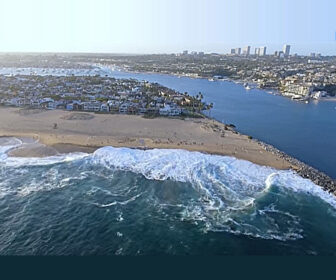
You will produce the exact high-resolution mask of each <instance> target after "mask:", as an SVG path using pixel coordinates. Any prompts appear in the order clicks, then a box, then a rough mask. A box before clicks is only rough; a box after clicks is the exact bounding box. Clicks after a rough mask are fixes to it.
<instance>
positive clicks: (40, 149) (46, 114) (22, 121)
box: [0, 107, 297, 169]
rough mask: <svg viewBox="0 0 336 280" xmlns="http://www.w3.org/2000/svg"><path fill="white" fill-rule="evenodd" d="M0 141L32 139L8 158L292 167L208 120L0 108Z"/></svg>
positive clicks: (260, 146)
mask: <svg viewBox="0 0 336 280" xmlns="http://www.w3.org/2000/svg"><path fill="white" fill-rule="evenodd" d="M55 124H57V125H55ZM0 136H15V137H21V138H22V137H24V138H25V139H27V137H28V138H31V139H34V141H31V142H30V143H26V142H25V143H26V144H25V145H23V146H22V147H20V148H18V149H15V150H12V151H11V152H10V155H11V156H18V157H43V156H51V155H56V154H58V153H69V152H89V153H91V152H93V151H94V150H96V149H97V148H99V147H102V146H113V147H130V148H140V149H151V148H166V149H185V150H189V151H199V152H204V153H210V154H219V155H226V156H234V157H236V158H239V159H244V160H248V161H251V162H253V163H256V164H259V165H265V166H271V167H274V168H277V169H296V168H297V167H296V166H295V165H293V164H292V163H290V162H289V161H287V160H286V159H283V158H281V157H279V155H277V154H275V153H273V152H271V151H266V150H265V148H264V147H263V146H262V145H260V144H259V143H258V142H257V141H255V140H252V139H249V138H248V136H246V135H241V134H239V133H236V132H235V131H233V130H231V128H228V127H226V126H225V125H224V124H222V123H219V122H216V121H213V120H209V119H185V120H182V119H171V118H155V119H146V118H143V117H141V116H130V115H111V114H94V113H82V112H67V111H62V110H54V111H44V110H27V109H18V108H8V107H7V108H6V107H0ZM28 142H29V141H28Z"/></svg>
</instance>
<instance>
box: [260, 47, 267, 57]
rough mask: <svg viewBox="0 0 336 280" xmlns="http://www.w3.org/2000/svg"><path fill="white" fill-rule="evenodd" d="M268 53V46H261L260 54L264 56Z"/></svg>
mask: <svg viewBox="0 0 336 280" xmlns="http://www.w3.org/2000/svg"><path fill="white" fill-rule="evenodd" d="M264 55H266V47H261V48H260V49H259V56H264Z"/></svg>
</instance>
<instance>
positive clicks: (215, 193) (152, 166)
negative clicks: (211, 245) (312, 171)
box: [92, 147, 336, 208]
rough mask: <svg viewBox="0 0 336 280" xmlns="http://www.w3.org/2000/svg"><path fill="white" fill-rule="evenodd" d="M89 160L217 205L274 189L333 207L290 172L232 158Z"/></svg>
mask: <svg viewBox="0 0 336 280" xmlns="http://www.w3.org/2000/svg"><path fill="white" fill-rule="evenodd" d="M92 160H93V162H95V163H100V164H103V165H104V166H106V167H109V168H116V169H119V170H125V171H131V172H134V173H138V174H142V175H143V176H145V177H146V178H147V179H150V180H160V181H163V180H168V179H169V180H174V181H177V182H189V183H192V184H194V185H195V186H197V187H199V188H200V190H201V191H203V192H204V194H205V195H207V196H208V197H209V198H216V200H218V201H217V203H219V204H223V203H224V202H230V201H237V198H238V199H239V201H240V202H243V203H242V205H243V206H244V207H245V206H246V205H250V204H252V203H253V201H254V200H255V198H256V197H258V196H261V195H263V194H264V193H265V192H266V191H268V190H269V189H270V188H271V187H272V186H277V187H281V188H287V189H290V190H291V191H294V192H302V193H306V194H309V195H313V196H316V197H319V198H321V199H322V200H324V201H326V202H327V203H328V204H330V205H331V206H333V207H334V208H336V199H335V197H334V196H333V195H331V194H329V193H327V192H326V191H324V190H323V189H322V188H321V187H320V186H317V185H316V184H314V183H313V182H312V181H310V180H309V179H304V178H302V177H301V176H299V175H298V174H297V173H295V172H294V171H291V170H277V169H274V168H271V167H266V166H259V165H257V164H254V163H251V162H249V161H245V160H239V159H236V158H233V157H226V156H217V155H209V154H203V153H199V152H189V151H185V150H166V149H153V150H146V151H143V150H136V149H129V148H113V147H104V148H101V149H98V150H97V151H96V152H95V153H94V154H93V156H92Z"/></svg>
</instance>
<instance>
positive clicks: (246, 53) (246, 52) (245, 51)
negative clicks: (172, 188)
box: [243, 46, 251, 55]
mask: <svg viewBox="0 0 336 280" xmlns="http://www.w3.org/2000/svg"><path fill="white" fill-rule="evenodd" d="M250 52H251V46H247V47H245V48H243V55H250Z"/></svg>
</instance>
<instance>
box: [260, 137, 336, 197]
mask: <svg viewBox="0 0 336 280" xmlns="http://www.w3.org/2000/svg"><path fill="white" fill-rule="evenodd" d="M255 141H256V142H257V143H258V144H259V145H260V146H261V147H263V148H264V149H265V150H266V151H269V152H271V153H273V154H276V155H278V156H279V157H280V158H282V159H284V160H286V161H288V162H289V163H290V164H292V165H293V170H294V171H296V172H297V173H298V174H299V175H300V176H301V177H303V178H306V179H309V180H311V181H312V182H314V183H315V184H316V185H318V186H320V187H322V188H323V189H324V190H325V191H327V192H329V193H332V194H334V195H335V196H336V180H333V179H332V178H330V177H329V176H328V175H326V174H324V173H323V172H321V171H318V170H317V169H315V168H313V167H311V166H309V165H307V164H305V163H303V162H301V161H299V160H297V159H296V158H293V157H291V156H289V155H287V154H285V153H284V152H282V151H280V150H278V149H277V148H275V147H273V146H272V145H269V144H266V143H264V142H262V141H259V140H255Z"/></svg>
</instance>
